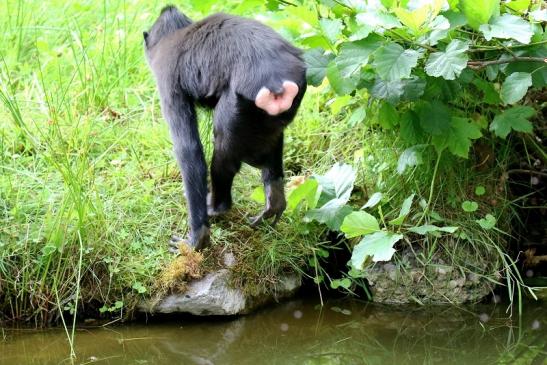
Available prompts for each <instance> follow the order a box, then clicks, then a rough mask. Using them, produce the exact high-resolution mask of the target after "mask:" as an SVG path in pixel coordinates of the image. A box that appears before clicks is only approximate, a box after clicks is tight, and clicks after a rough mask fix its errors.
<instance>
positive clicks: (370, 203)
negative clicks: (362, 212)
mask: <svg viewBox="0 0 547 365" xmlns="http://www.w3.org/2000/svg"><path fill="white" fill-rule="evenodd" d="M381 200H382V193H380V192H376V193H374V194H372V196H371V197H370V198H369V199H368V200H367V202H366V203H365V205H363V206H362V207H361V209H366V208H374V207H375V206H376V205H377V204H378V203H379V202H380V201H381Z"/></svg>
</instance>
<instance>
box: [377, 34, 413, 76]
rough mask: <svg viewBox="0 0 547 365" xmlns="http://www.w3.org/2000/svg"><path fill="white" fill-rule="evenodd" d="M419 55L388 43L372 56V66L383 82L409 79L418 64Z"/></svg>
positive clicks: (395, 44)
mask: <svg viewBox="0 0 547 365" xmlns="http://www.w3.org/2000/svg"><path fill="white" fill-rule="evenodd" d="M419 55H420V54H419V53H418V52H417V51H415V50H412V49H406V50H405V49H404V48H403V47H401V46H400V45H398V44H397V43H390V44H388V45H386V46H384V47H381V48H380V49H378V50H377V51H376V52H375V54H374V62H373V65H374V67H376V72H377V73H378V75H380V77H381V78H382V79H384V80H388V81H394V80H400V79H403V78H408V77H410V72H411V71H412V69H413V68H414V67H415V66H416V65H417V64H418V57H419Z"/></svg>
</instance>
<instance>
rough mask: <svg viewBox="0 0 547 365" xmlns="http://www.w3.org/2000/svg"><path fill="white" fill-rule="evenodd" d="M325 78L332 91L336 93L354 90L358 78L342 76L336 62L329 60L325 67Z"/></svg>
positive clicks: (341, 93) (340, 93) (342, 93)
mask: <svg viewBox="0 0 547 365" xmlns="http://www.w3.org/2000/svg"><path fill="white" fill-rule="evenodd" d="M327 79H328V80H329V84H330V86H331V87H332V88H333V90H334V92H335V93H336V94H338V95H347V94H349V93H351V92H352V91H353V90H355V87H356V86H357V82H358V81H359V80H358V78H354V77H343V76H342V74H341V73H340V70H339V69H338V66H337V65H336V62H331V63H330V64H329V66H328V67H327Z"/></svg>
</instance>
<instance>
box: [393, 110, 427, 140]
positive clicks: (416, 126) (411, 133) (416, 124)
mask: <svg viewBox="0 0 547 365" xmlns="http://www.w3.org/2000/svg"><path fill="white" fill-rule="evenodd" d="M399 125H400V126H401V127H400V130H399V134H400V136H401V138H402V139H403V140H404V141H405V142H408V143H410V144H416V143H420V142H423V141H424V131H423V130H422V127H420V119H419V117H418V115H417V114H416V113H415V112H414V111H412V110H407V111H405V112H404V113H403V115H402V116H401V119H400V121H399Z"/></svg>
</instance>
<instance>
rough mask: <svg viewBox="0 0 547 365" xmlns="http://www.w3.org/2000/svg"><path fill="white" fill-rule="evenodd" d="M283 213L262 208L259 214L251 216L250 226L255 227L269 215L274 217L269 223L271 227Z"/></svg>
mask: <svg viewBox="0 0 547 365" xmlns="http://www.w3.org/2000/svg"><path fill="white" fill-rule="evenodd" d="M282 215H283V212H282V211H281V212H275V211H273V210H264V211H263V212H262V213H261V214H260V215H258V216H256V217H254V218H251V227H253V228H256V227H258V225H259V224H260V223H262V221H265V220H266V219H269V218H271V217H274V220H273V222H272V224H271V226H272V227H275V225H276V224H277V222H279V218H281V216H282Z"/></svg>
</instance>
